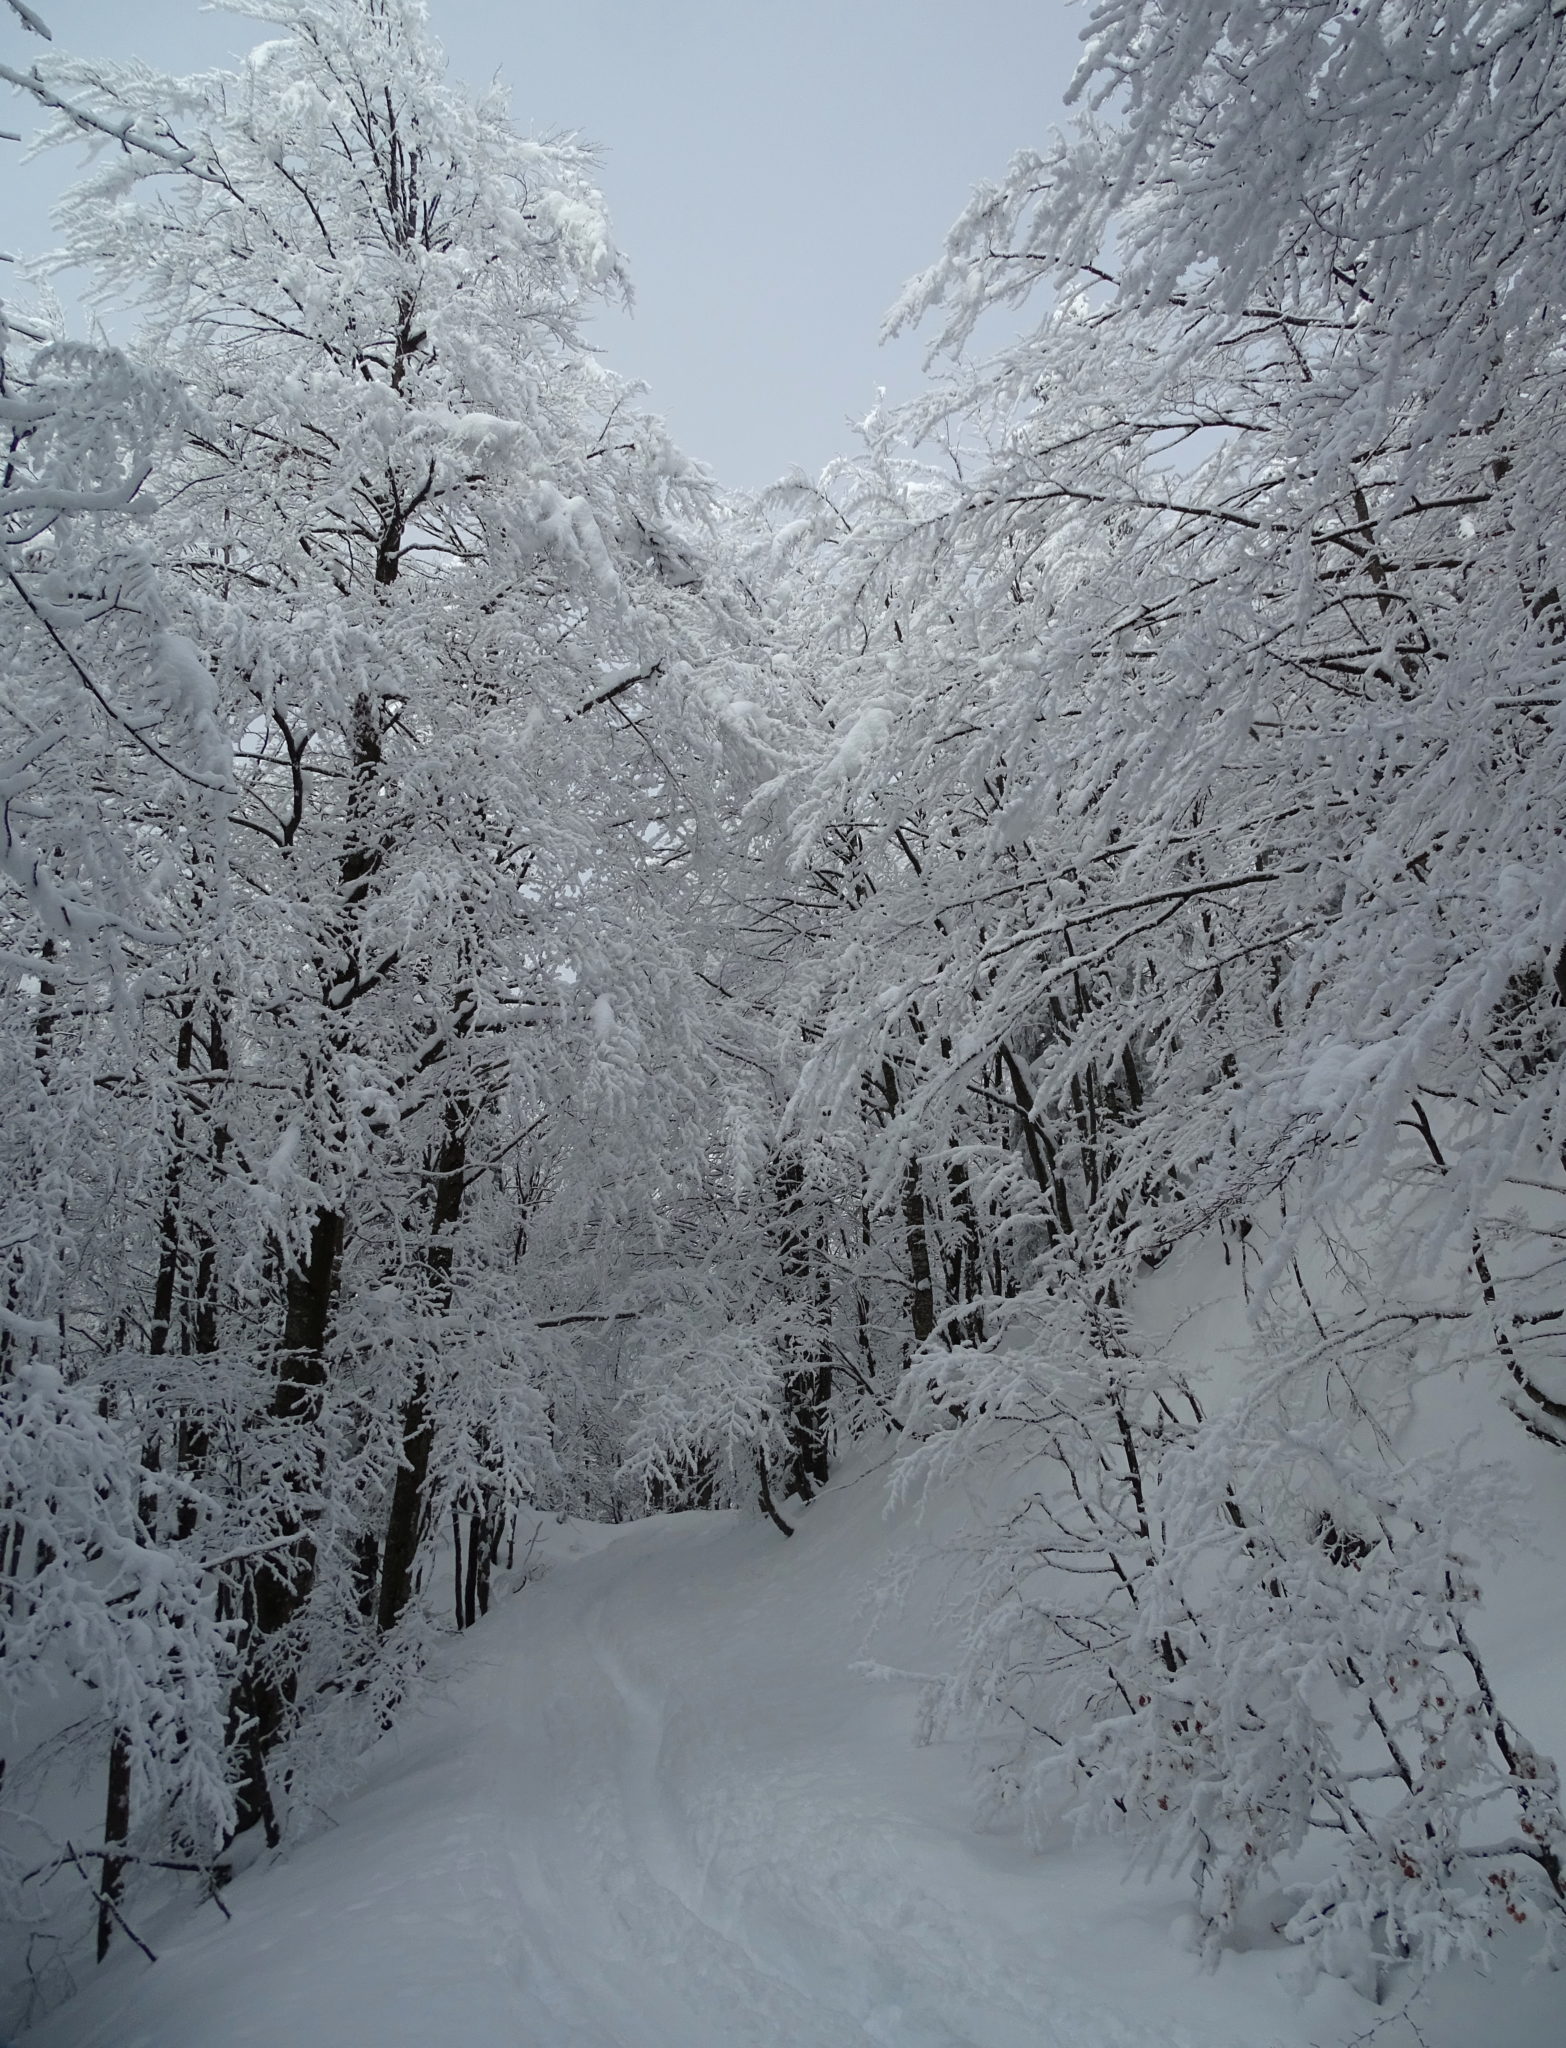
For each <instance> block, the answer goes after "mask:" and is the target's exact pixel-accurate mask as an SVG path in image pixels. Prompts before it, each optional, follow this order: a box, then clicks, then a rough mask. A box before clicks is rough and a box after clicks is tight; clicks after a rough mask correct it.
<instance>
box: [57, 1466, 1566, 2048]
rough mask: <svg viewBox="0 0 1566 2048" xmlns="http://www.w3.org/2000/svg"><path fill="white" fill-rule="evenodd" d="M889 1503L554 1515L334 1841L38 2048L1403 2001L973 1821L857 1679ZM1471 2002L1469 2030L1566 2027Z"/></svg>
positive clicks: (1199, 2016)
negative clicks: (757, 1513) (1329, 1978)
mask: <svg viewBox="0 0 1566 2048" xmlns="http://www.w3.org/2000/svg"><path fill="white" fill-rule="evenodd" d="M880 1501H881V1486H880V1480H879V1477H878V1475H875V1474H870V1473H867V1474H865V1475H864V1476H863V1477H862V1478H860V1479H859V1480H858V1481H857V1482H856V1481H850V1482H848V1483H846V1484H845V1485H843V1486H841V1487H840V1488H838V1489H834V1491H833V1492H832V1493H830V1494H829V1495H828V1496H827V1497H826V1498H825V1499H823V1500H822V1501H820V1502H818V1503H817V1504H816V1506H815V1507H813V1508H812V1509H810V1510H809V1511H808V1512H807V1513H805V1514H804V1515H803V1516H802V1517H801V1524H800V1528H799V1532H798V1534H797V1536H796V1537H795V1540H794V1541H793V1542H792V1543H785V1542H784V1541H783V1540H782V1538H781V1537H780V1536H779V1535H778V1534H777V1532H776V1531H775V1530H773V1529H771V1528H770V1527H768V1526H766V1525H755V1524H751V1523H748V1522H742V1521H741V1520H739V1519H738V1518H737V1517H734V1516H731V1515H681V1516H673V1517H668V1518H664V1519H662V1520H657V1521H648V1522H643V1523H639V1524H635V1525H633V1526H631V1527H628V1528H626V1529H623V1530H615V1531H601V1532H600V1531H584V1530H582V1529H581V1527H580V1525H578V1527H577V1529H576V1530H575V1531H568V1532H559V1538H561V1539H563V1540H564V1543H565V1546H566V1547H567V1548H569V1547H571V1545H572V1544H573V1543H574V1544H575V1546H576V1547H578V1549H580V1550H582V1551H584V1552H585V1554H580V1555H577V1556H574V1557H571V1556H561V1555H559V1554H558V1551H557V1554H556V1556H555V1558H554V1561H553V1562H552V1564H551V1567H550V1569H549V1570H548V1572H547V1574H546V1575H545V1576H543V1577H541V1578H540V1579H538V1580H537V1581H535V1582H534V1583H532V1584H529V1585H527V1586H525V1587H524V1588H523V1589H522V1590H521V1591H519V1592H517V1593H516V1594H514V1595H512V1596H510V1597H508V1598H506V1599H504V1600H503V1601H502V1602H501V1603H500V1604H499V1606H498V1607H497V1610H496V1611H495V1612H493V1613H492V1614H491V1616H490V1618H489V1619H488V1621H487V1622H486V1623H485V1624H484V1625H483V1626H482V1627H480V1628H479V1629H477V1630H475V1631H474V1632H473V1634H472V1635H471V1636H470V1637H468V1638H467V1639H465V1640H464V1641H463V1642H461V1643H459V1644H456V1645H454V1646H453V1649H452V1653H451V1660H450V1670H449V1673H448V1674H447V1677H446V1679H445V1682H444V1683H443V1684H442V1686H441V1687H440V1690H439V1696H438V1697H437V1698H436V1699H435V1700H434V1701H433V1702H432V1703H430V1704H429V1705H427V1706H426V1707H425V1708H424V1709H423V1710H422V1711H420V1712H418V1713H417V1714H416V1715H413V1716H411V1717H410V1719H409V1721H408V1723H407V1724H406V1725H405V1726H404V1727H403V1728H402V1729H401V1730H400V1731H399V1732H398V1734H397V1735H396V1736H395V1737H393V1738H392V1739H391V1740H389V1741H388V1742H387V1743H386V1744H385V1745H384V1747H383V1749H382V1750H381V1751H380V1752H379V1753H378V1754H377V1757H376V1758H375V1759H374V1761H373V1763H372V1766H371V1770H370V1774H369V1778H368V1782H367V1784H366V1786H365V1789H364V1790H363V1791H362V1792H361V1793H360V1794H359V1795H358V1796H356V1797H355V1798H353V1799H352V1800H350V1801H348V1802H345V1804H344V1806H343V1808H342V1810H341V1813H340V1815H339V1816H338V1818H337V1824H336V1825H334V1826H331V1827H329V1828H327V1829H326V1830H325V1831H324V1832H323V1833H321V1834H319V1835H317V1836H316V1837H315V1838H314V1839H313V1840H311V1841H309V1842H307V1843H305V1844H304V1845H303V1846H302V1847H300V1848H299V1849H298V1850H296V1851H295V1852H294V1853H293V1854H291V1855H289V1856H287V1857H286V1858H283V1859H281V1860H279V1861H277V1862H275V1863H272V1864H270V1865H269V1866H268V1867H265V1868H261V1867H257V1868H255V1869H252V1870H250V1871H249V1872H247V1873H245V1874H244V1875H242V1876H241V1877H239V1878H238V1879H237V1880H236V1881H235V1883H234V1885H233V1886H232V1888H231V1891H230V1893H229V1901H230V1904H231V1907H232V1910H233V1914H234V1918H233V1920H232V1922H230V1923H226V1924H225V1923H224V1922H223V1921H222V1920H221V1918H220V1917H219V1915H218V1914H217V1912H216V1911H215V1910H214V1909H213V1908H212V1907H210V1906H207V1907H203V1908H202V1909H200V1911H199V1912H198V1914H197V1915H196V1917H195V1918H194V1919H191V1918H189V1917H188V1909H185V1916H184V1917H181V1918H179V1919H175V1920H173V1921H171V1923H170V1924H168V1925H166V1926H163V1927H158V1928H149V1929H147V1930H145V1931H146V1932H148V1933H149V1935H151V1936H152V1938H153V1945H154V1947H156V1948H157V1949H159V1951H160V1959H159V1961H158V1963H157V1964H156V1966H155V1967H149V1966H148V1965H146V1964H145V1963H144V1962H142V1961H141V1960H140V1959H139V1958H137V1957H136V1956H135V1955H134V1954H131V1953H127V1954H125V1955H123V1956H122V1957H121V1958H120V1960H119V1961H118V1962H117V1963H112V1964H111V1965H110V1966H109V1967H108V1968H107V1969H106V1970H105V1971H103V1972H101V1973H99V1975H98V1976H97V1977H96V1978H95V1979H94V1980H93V1982H92V1983H91V1985H90V1986H89V1988H88V1989H87V1991H86V1992H85V1993H84V1994H83V1995H82V1996H81V1997H79V1998H77V1999H76V2000H75V2001H73V2002H72V2004H71V2005H70V2006H68V2007H66V2008H63V2009H62V2010H60V2011H59V2012H57V2013H55V2014H54V2015H53V2016H52V2017H51V2018H50V2019H49V2020H48V2021H47V2022H45V2023H44V2024H43V2025H42V2026H41V2027H40V2028H38V2029H37V2030H35V2031H34V2032H33V2033H30V2034H28V2035H27V2036H26V2037H25V2048H283V2044H285V2043H286V2044H287V2048H436V2044H444V2043H448V2042H450V2043H454V2044H460V2048H850V2044H852V2048H866V2044H882V2048H1198V2044H1199V2048H1273V2044H1277V2048H1310V2044H1318V2048H1335V2044H1339V2043H1343V2042H1347V2041H1348V2040H1350V2039H1351V2038H1352V2037H1353V2036H1354V2035H1355V2034H1356V2033H1361V2032H1363V2030H1364V2029H1365V2028H1366V2027H1367V2026H1369V2025H1372V2024H1374V2022H1375V2021H1376V2019H1377V2018H1378V2017H1382V2015H1378V2014H1377V2013H1376V2012H1375V2011H1374V2009H1372V2008H1370V2007H1368V2006H1366V2005H1364V2004H1362V2003H1361V2002H1360V2001H1359V2000H1358V1999H1357V1998H1355V1997H1354V1996H1353V1994H1352V1993H1350V1992H1349V1991H1347V1989H1346V1988H1345V1987H1342V1986H1338V1985H1329V1986H1326V1987H1324V1988H1323V1989H1320V1990H1318V1991H1317V1992H1315V1993H1313V1994H1312V1996H1311V1997H1310V1999H1309V2000H1308V2001H1306V2003H1305V2004H1304V2005H1299V2004H1297V2003H1296V2002H1295V2001H1294V2000H1293V1998H1292V1996H1291V1995H1290V1994H1289V1992H1288V1991H1287V1990H1286V1989H1285V1988H1284V1986H1283V1984H1282V1983H1281V1981H1280V1976H1279V1969H1278V1964H1279V1960H1280V1959H1279V1957H1278V1955H1277V1954H1276V1953H1275V1952H1273V1953H1266V1954H1255V1955H1247V1956H1240V1957H1236V1958H1233V1959H1232V1961H1231V1962H1229V1963H1226V1965H1225V1968H1224V1970H1223V1971H1221V1972H1220V1973H1219V1975H1218V1976H1217V1977H1216V1978H1214V1977H1207V1976H1204V1975H1202V1974H1200V1973H1199V1972H1198V1970H1197V1969H1196V1966H1195V1964H1194V1963H1193V1961H1192V1959H1191V1958H1190V1956H1189V1955H1188V1954H1186V1953H1184V1952H1183V1951H1182V1949H1181V1947H1180V1945H1179V1942H1178V1938H1177V1936H1178V1929H1179V1923H1180V1900H1181V1892H1180V1887H1179V1883H1178V1881H1177V1880H1171V1881H1170V1882H1168V1883H1167V1884H1163V1885H1159V1886H1157V1887H1142V1886H1132V1887H1130V1888H1126V1887H1124V1886H1123V1885H1122V1883H1121V1881H1120V1860H1119V1857H1118V1855H1117V1853H1116V1852H1115V1851H1114V1850H1113V1849H1112V1848H1106V1847H1103V1846H1099V1845H1095V1846H1092V1847H1090V1848H1089V1849H1087V1850H1081V1849H1078V1850H1071V1849H1069V1848H1064V1849H1063V1851H1062V1853H1060V1854H1058V1855H1050V1856H1046V1857H1043V1858H1033V1857H1030V1856H1029V1855H1027V1854H1026V1853H1025V1851H1024V1850H1023V1849H1022V1848H1021V1846H1020V1845H1018V1844H1016V1843H1015V1842H1011V1841H1008V1840H1003V1839H997V1838H994V1837H985V1836H981V1835H978V1834H975V1833H974V1831H973V1829H972V1826H971V1821H970V1786H969V1783H968V1781H967V1779H966V1778H965V1775H964V1772H963V1768H962V1764H963V1759H962V1757H961V1755H960V1753H958V1752H957V1751H956V1750H954V1749H923V1750H921V1749H918V1748H915V1747H914V1746H913V1745H912V1742H911V1739H910V1738H911V1731H912V1726H913V1714H914V1706H913V1688H912V1687H911V1686H898V1685H895V1684H890V1685H889V1684H886V1683H884V1682H878V1681H875V1680H872V1679H869V1678H867V1677H865V1676H863V1675H862V1674H859V1673H856V1672H855V1670H854V1668H853V1667H854V1664H855V1661H856V1659H857V1658H858V1657H860V1656H861V1655H862V1654H863V1638H864V1621H863V1613H862V1601H863V1595H864V1588H865V1584H866V1580H867V1577H870V1576H873V1574H874V1573H875V1571H876V1569H877V1567H878V1566H879V1565H880V1563H881V1562H882V1560H883V1559H884V1558H885V1556H886V1555H887V1554H888V1551H889V1547H890V1546H891V1545H893V1544H894V1543H895V1542H896V1541H897V1540H898V1536H897V1533H896V1532H895V1531H894V1530H893V1529H892V1527H891V1526H890V1525H889V1524H887V1522H886V1521H885V1520H884V1518H883V1517H882V1515H881V1511H880ZM908 1533H909V1531H908V1524H907V1518H904V1519H903V1523H902V1530H901V1539H902V1540H904V1541H906V1539H907V1536H908ZM604 1539H607V1540H604ZM917 1633H918V1632H917V1631H916V1630H914V1628H913V1621H912V1618H911V1617H910V1618H908V1619H907V1620H905V1621H904V1622H902V1623H897V1624H894V1625H893V1627H892V1629H891V1632H890V1636H889V1638H888V1641H889V1642H890V1644H891V1645H892V1647H893V1648H894V1650H896V1651H897V1652H899V1653H901V1652H906V1651H907V1650H909V1648H910V1647H911V1645H912V1643H913V1642H914V1640H915V1639H916V1636H917ZM926 1634H927V1630H926ZM899 1636H901V1638H902V1639H901V1640H899ZM882 1648H883V1650H884V1648H885V1645H882ZM1515 1995H1516V1994H1515V1990H1514V1993H1513V1996H1514V1997H1515ZM1463 1996H1464V1998H1465V1999H1467V2000H1469V2001H1472V2000H1473V1999H1474V1998H1476V1997H1477V1998H1478V1999H1479V2000H1480V2004H1479V2005H1473V2004H1471V2003H1470V2004H1468V2005H1467V2006H1465V2007H1464V2008H1463V2012H1462V2013H1460V2012H1458V2010H1457V2009H1456V2008H1453V2010H1452V2011H1451V2012H1449V2013H1447V2014H1444V2015H1443V2019H1444V2020H1450V2021H1452V2023H1453V2024H1454V2025H1456V2026H1457V2027H1458V2028H1459V2029H1460V2031H1458V2032H1455V2033H1453V2034H1452V2035H1451V2036H1450V2039H1451V2040H1453V2041H1466V2042H1469V2043H1471V2042H1472V2041H1473V2040H1476V2039H1485V2040H1486V2041H1487V2042H1490V2043H1492V2044H1499V2043H1501V2042H1503V2041H1506V2042H1511V2041H1516V2042H1529V2041H1532V2040H1534V2039H1537V2040H1538V2041H1540V2042H1542V2041H1544V2040H1545V2039H1547V2038H1551V2036H1549V2035H1548V2034H1546V2033H1543V2032H1541V2033H1539V2034H1538V2035H1536V2036H1535V2035H1534V2034H1533V2033H1532V2031H1531V2026H1529V2027H1528V2028H1527V2029H1526V2030H1525V2031H1524V2032H1522V2033H1517V2032H1516V2031H1515V2029H1514V2028H1508V2027H1506V2026H1500V2025H1498V2022H1499V2021H1500V2020H1501V2019H1502V2017H1503V2008H1502V2004H1501V2003H1499V2002H1497V2001H1495V2000H1494V1999H1492V1998H1490V1996H1489V1994H1488V1993H1487V1991H1486V1989H1485V1987H1483V1986H1477V1987H1476V1986H1471V1985H1470V1986H1467V1987H1465V1989H1464V1992H1463ZM1506 2010H1507V2011H1508V2012H1509V2013H1510V2016H1511V2018H1512V2019H1513V2020H1516V2019H1517V2018H1518V2017H1519V2013H1518V2011H1517V2009H1516V2007H1515V2006H1514V2005H1512V2004H1511V2003H1510V2002H1507V2004H1506ZM1546 2010H1547V2008H1545V2007H1541V2008H1540V2011H1541V2015H1542V2014H1543V2012H1544V2011H1546ZM1463 2013H1466V2017H1464V2016H1463ZM1422 2024H1423V2025H1424V2028H1425V2034H1426V2039H1427V2041H1428V2042H1429V2043H1430V2048H1445V2044H1446V2042H1447V2040H1448V2038H1449V2036H1448V2034H1447V2031H1446V2028H1445V2026H1444V2025H1443V2026H1442V2027H1441V2028H1440V2030H1439V2031H1432V2029H1431V2025H1430V2022H1429V2021H1428V2019H1426V2020H1424V2021H1423V2022H1422ZM1382 2038H1383V2039H1384V2041H1385V2043H1386V2048H1404V2041H1405V2038H1406V2039H1407V2040H1410V2041H1411V2040H1412V2036H1404V2035H1401V2034H1398V2033H1396V2032H1393V2033H1389V2034H1388V2035H1386V2036H1384V2037H1382Z"/></svg>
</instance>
